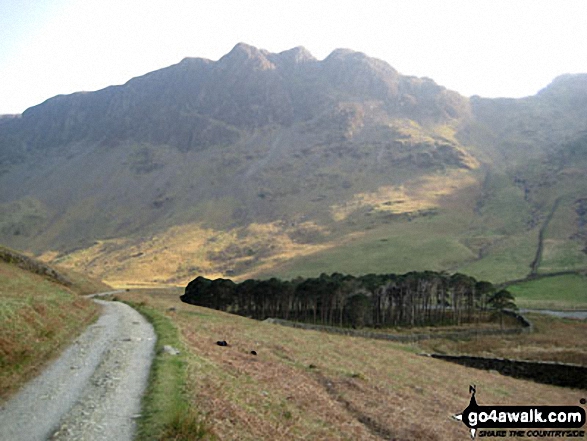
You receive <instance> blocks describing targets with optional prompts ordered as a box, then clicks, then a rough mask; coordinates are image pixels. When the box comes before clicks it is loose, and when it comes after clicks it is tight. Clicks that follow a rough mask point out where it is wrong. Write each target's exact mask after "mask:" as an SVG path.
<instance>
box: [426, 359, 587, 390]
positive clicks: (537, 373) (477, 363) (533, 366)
mask: <svg viewBox="0 0 587 441" xmlns="http://www.w3.org/2000/svg"><path fill="white" fill-rule="evenodd" d="M426 355H428V356H429V357H432V358H438V359H440V360H446V361H450V362H452V363H457V364H460V365H463V366H468V367H473V368H477V369H485V370H493V371H497V372H499V373H501V374H503V375H508V376H510V377H515V378H524V379H528V380H533V381H536V382H538V383H545V384H553V385H556V386H563V387H572V388H577V389H587V367H585V366H581V365H576V364H565V363H554V362H545V361H523V360H509V359H507V358H485V357H472V356H468V355H443V354H426Z"/></svg>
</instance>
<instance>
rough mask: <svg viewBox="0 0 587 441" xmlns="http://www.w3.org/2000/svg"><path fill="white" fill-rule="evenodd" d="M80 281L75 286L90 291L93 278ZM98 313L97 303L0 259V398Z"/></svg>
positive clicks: (19, 384) (27, 376)
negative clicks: (88, 280) (90, 280)
mask: <svg viewBox="0 0 587 441" xmlns="http://www.w3.org/2000/svg"><path fill="white" fill-rule="evenodd" d="M81 279H82V278H81V277H80V278H79V279H77V281H76V282H75V283H76V284H75V285H74V289H75V288H76V287H79V288H80V289H89V288H90V285H91V284H92V283H93V282H88V283H89V284H90V285H88V284H86V282H82V280H81ZM97 285H98V286H101V284H99V283H98V284H97ZM84 287H85V288H84ZM97 314H98V307H97V306H96V305H95V304H94V303H93V302H91V301H90V300H88V299H85V298H83V297H80V296H79V294H78V293H77V291H74V290H73V289H71V288H66V287H65V286H63V285H60V284H58V283H56V282H53V281H50V280H48V279H46V278H45V277H42V276H39V275H37V274H33V273H31V272H29V271H25V270H23V269H21V268H18V267H17V266H15V265H12V264H9V263H6V262H4V261H0V400H3V399H6V398H7V397H8V396H9V395H10V394H11V393H13V392H14V391H16V390H17V389H18V388H19V387H20V386H21V385H22V384H24V382H25V381H27V380H28V379H30V378H31V377H32V376H33V375H34V374H35V373H36V372H37V370H38V369H39V368H40V367H41V366H42V365H43V364H44V363H45V362H46V361H47V360H48V359H50V358H51V357H53V356H55V355H56V354H57V353H58V352H59V350H60V349H61V348H63V347H65V345H66V344H67V343H69V342H71V340H72V338H74V337H75V336H76V335H78V334H79V333H80V332H81V331H82V330H83V329H85V327H86V326H87V325H88V324H89V323H90V322H92V321H93V320H94V319H95V318H96V317H97Z"/></svg>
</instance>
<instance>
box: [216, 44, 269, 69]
mask: <svg viewBox="0 0 587 441" xmlns="http://www.w3.org/2000/svg"><path fill="white" fill-rule="evenodd" d="M268 55H270V53H269V52H267V51H265V50H262V49H257V48H256V47H254V46H251V45H248V44H246V43H238V44H237V45H236V46H234V47H233V48H232V50H231V51H230V52H229V53H228V54H226V55H224V56H223V57H222V58H220V60H218V63H217V64H218V65H220V66H229V67H230V66H234V65H246V66H254V67H255V68H257V69H260V70H268V69H275V65H274V64H273V63H272V62H271V61H269V59H268V58H267V56H268Z"/></svg>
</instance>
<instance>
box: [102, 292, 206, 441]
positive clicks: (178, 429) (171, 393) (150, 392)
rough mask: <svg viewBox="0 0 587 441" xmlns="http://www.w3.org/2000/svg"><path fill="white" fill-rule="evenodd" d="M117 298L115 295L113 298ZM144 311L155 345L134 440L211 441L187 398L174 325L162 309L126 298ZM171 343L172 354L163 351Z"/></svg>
mask: <svg viewBox="0 0 587 441" xmlns="http://www.w3.org/2000/svg"><path fill="white" fill-rule="evenodd" d="M114 298H115V299H119V297H118V296H115V297H114ZM125 303H127V304H128V305H130V306H132V307H133V308H135V309H136V310H137V311H139V312H140V313H141V314H143V315H144V316H145V317H146V318H147V319H148V320H149V322H151V324H152V325H153V327H154V328H155V333H156V334H157V344H156V346H155V358H154V360H153V365H152V367H151V375H150V378H149V386H148V388H147V391H146V393H145V396H144V397H143V402H142V408H143V411H142V412H143V413H142V415H141V418H140V419H139V421H138V431H137V439H140V440H158V441H165V440H169V441H171V440H174V441H182V440H185V441H188V440H211V439H214V437H213V436H212V435H211V434H210V432H209V431H208V430H207V428H206V424H205V422H204V419H203V417H202V416H201V415H200V414H199V413H198V412H197V411H196V409H195V407H194V406H192V405H191V404H190V402H189V400H188V399H187V394H186V367H187V362H186V357H187V354H186V350H185V346H184V344H183V343H182V341H181V339H180V337H179V333H178V330H177V327H176V325H175V324H174V322H173V320H172V319H171V318H170V317H168V316H167V315H166V314H165V312H164V311H160V310H157V309H155V308H153V307H151V306H148V304H147V303H146V302H144V301H140V302H134V301H128V300H127V301H125ZM164 346H171V347H172V348H174V349H177V350H179V354H177V355H172V354H169V353H167V352H165V351H164V350H163V348H164Z"/></svg>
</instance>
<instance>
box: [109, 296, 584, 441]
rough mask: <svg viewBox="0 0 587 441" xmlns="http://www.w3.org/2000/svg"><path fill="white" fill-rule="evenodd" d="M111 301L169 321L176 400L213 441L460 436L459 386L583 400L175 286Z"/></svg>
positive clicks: (511, 398) (495, 395)
mask: <svg viewBox="0 0 587 441" xmlns="http://www.w3.org/2000/svg"><path fill="white" fill-rule="evenodd" d="M121 297H122V298H123V299H125V300H131V301H133V302H135V303H139V304H142V305H143V307H146V308H152V309H155V310H157V311H159V313H160V314H164V315H165V316H166V317H167V318H169V319H170V320H172V321H173V323H174V324H175V326H176V327H177V329H178V331H179V335H180V340H181V341H182V343H183V346H184V348H185V349H186V350H187V353H186V354H185V357H184V360H185V363H186V372H187V379H186V385H185V398H184V399H185V400H186V404H185V405H186V406H187V407H188V408H191V409H197V413H198V415H199V419H200V423H201V424H203V425H205V427H207V433H208V435H206V436H216V437H217V438H218V439H223V440H257V439H274V440H286V439H287V440H292V439H324V440H326V439H327V440H351V439H353V440H354V439H364V440H370V439H372V440H376V439H418V440H462V439H464V438H465V437H467V436H469V435H468V432H467V430H466V427H465V426H464V425H463V424H462V423H457V422H455V421H453V420H452V419H451V415H452V414H454V413H458V412H460V411H462V410H464V408H465V407H466V406H467V405H468V403H469V395H468V388H469V384H476V385H477V400H478V402H479V403H486V404H500V405H516V404H520V405H521V404H528V403H532V404H536V405H540V404H542V405H552V404H553V403H556V404H561V405H563V404H567V405H576V404H577V403H578V401H579V399H580V398H583V397H584V393H583V391H579V390H569V389H562V388H559V387H553V386H547V385H541V384H536V383H532V382H529V381H523V380H516V379H513V378H509V377H504V376H502V375H499V374H497V373H492V372H484V371H479V370H475V369H470V368H465V367H462V366H457V365H454V364H449V363H446V362H442V361H440V360H434V359H429V358H427V357H422V356H419V355H417V352H418V349H417V347H415V346H410V345H402V344H397V343H391V342H385V341H379V340H367V339H361V338H354V337H345V336H337V335H331V334H323V333H319V332H315V331H307V330H298V329H291V328H284V327H279V326H278V325H273V324H268V323H264V322H257V321H254V320H250V319H247V318H244V317H239V316H234V315H229V314H226V313H223V312H219V311H214V310H210V309H205V308H201V307H196V306H191V305H185V304H182V303H180V302H179V299H178V292H165V291H151V292H144V291H143V292H141V291H134V292H133V291H131V292H128V293H123V294H122V296H121ZM170 308H171V309H170ZM218 340H226V341H227V342H228V343H229V346H228V347H220V346H218V345H216V341H218ZM252 350H254V351H256V352H257V355H256V356H255V355H252V354H251V353H250V352H251V351H252Z"/></svg>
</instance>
